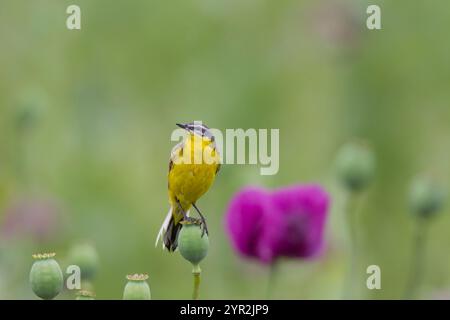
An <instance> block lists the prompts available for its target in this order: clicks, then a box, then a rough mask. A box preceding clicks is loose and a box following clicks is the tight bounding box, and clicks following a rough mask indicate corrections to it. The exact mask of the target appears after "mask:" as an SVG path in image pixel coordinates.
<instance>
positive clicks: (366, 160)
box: [336, 142, 376, 192]
mask: <svg viewBox="0 0 450 320" xmlns="http://www.w3.org/2000/svg"><path fill="white" fill-rule="evenodd" d="M375 162H376V161H375V155H374V153H373V151H372V149H371V148H370V147H369V146H367V145H365V144H364V143H360V142H356V143H355V142H351V143H347V144H345V145H344V146H342V147H341V149H340V150H339V152H338V154H337V157H336V171H337V175H338V178H339V180H340V182H341V183H342V184H343V185H344V187H346V188H347V189H348V190H350V191H352V192H357V191H361V190H363V189H365V188H366V187H367V186H368V185H369V184H370V182H371V181H372V178H373V176H374V173H375Z"/></svg>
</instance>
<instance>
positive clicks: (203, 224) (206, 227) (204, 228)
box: [200, 217, 209, 238]
mask: <svg viewBox="0 0 450 320" xmlns="http://www.w3.org/2000/svg"><path fill="white" fill-rule="evenodd" d="M200 222H201V224H200V226H201V228H202V238H203V236H204V235H205V233H206V235H207V236H209V232H208V225H207V224H206V220H205V218H203V217H202V218H201V219H200Z"/></svg>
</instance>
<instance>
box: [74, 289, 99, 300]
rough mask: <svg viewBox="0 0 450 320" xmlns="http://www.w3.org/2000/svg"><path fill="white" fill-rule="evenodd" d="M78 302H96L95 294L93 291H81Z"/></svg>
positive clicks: (77, 298) (78, 294)
mask: <svg viewBox="0 0 450 320" xmlns="http://www.w3.org/2000/svg"><path fill="white" fill-rule="evenodd" d="M75 299H76V300H95V294H94V293H93V292H91V291H87V290H80V291H78V293H77V297H76V298H75Z"/></svg>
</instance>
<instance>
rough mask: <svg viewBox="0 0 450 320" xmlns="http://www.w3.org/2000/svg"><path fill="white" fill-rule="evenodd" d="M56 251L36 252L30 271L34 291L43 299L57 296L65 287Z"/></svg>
mask: <svg viewBox="0 0 450 320" xmlns="http://www.w3.org/2000/svg"><path fill="white" fill-rule="evenodd" d="M54 256H55V254H54V253H44V254H35V255H33V258H34V259H36V261H35V262H34V263H33V266H32V267H31V271H30V283H31V289H32V290H33V292H34V293H35V294H36V295H37V296H38V297H39V298H42V299H45V300H50V299H53V298H54V297H56V296H57V295H58V294H59V293H60V292H61V290H62V287H63V282H64V280H63V274H62V271H61V268H60V267H59V264H58V262H56V261H55V260H54V259H53V257H54Z"/></svg>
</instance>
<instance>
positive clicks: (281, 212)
mask: <svg viewBox="0 0 450 320" xmlns="http://www.w3.org/2000/svg"><path fill="white" fill-rule="evenodd" d="M328 204H329V196H328V194H327V193H326V192H325V191H324V190H323V189H322V188H321V187H320V186H318V185H295V186H290V187H286V188H282V189H278V190H275V191H268V190H265V189H262V188H254V187H249V188H245V189H243V190H242V191H240V192H239V193H238V194H237V195H236V196H235V197H234V198H233V200H232V201H231V204H230V206H229V209H228V212H227V215H226V219H227V227H228V233H229V235H230V238H231V240H232V243H233V245H234V247H235V249H236V250H237V251H238V252H239V253H240V254H242V255H244V256H247V257H253V258H257V259H258V260H260V261H261V262H263V263H271V262H273V261H274V260H276V259H277V258H279V257H293V258H311V257H314V256H316V255H317V254H319V253H320V252H321V249H322V248H323V243H324V240H323V238H324V237H323V236H324V235H323V231H324V227H325V221H326V218H327V212H328Z"/></svg>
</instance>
